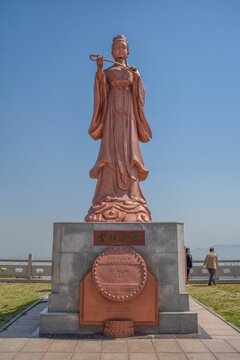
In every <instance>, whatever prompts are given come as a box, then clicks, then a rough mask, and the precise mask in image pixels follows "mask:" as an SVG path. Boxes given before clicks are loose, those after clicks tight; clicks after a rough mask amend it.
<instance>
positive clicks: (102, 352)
mask: <svg viewBox="0 0 240 360" xmlns="http://www.w3.org/2000/svg"><path fill="white" fill-rule="evenodd" d="M190 301H191V308H192V309H193V310H195V311H197V312H198V314H199V318H198V319H199V334H198V335H156V336H154V335H152V336H144V337H141V338H140V337H133V338H129V339H121V340H120V339H117V340H115V339H113V340H103V339H95V340H86V339H85V340H82V339H81V340H72V339H68V340H63V339H45V338H41V339H39V338H37V336H38V332H37V328H38V326H39V313H40V311H41V310H42V309H43V308H44V307H45V306H46V304H44V303H42V304H38V305H37V306H35V307H34V308H33V309H31V310H30V311H29V312H28V313H27V314H26V315H24V316H22V317H21V318H19V319H18V320H17V321H16V322H15V323H13V324H12V325H11V326H10V327H9V328H8V329H7V330H5V331H3V332H2V333H0V360H12V359H13V360H187V359H188V360H213V359H219V360H240V333H239V332H238V331H236V330H235V329H233V328H232V327H231V326H229V325H228V324H226V323H225V322H224V321H223V320H221V319H219V318H218V317H217V316H215V315H214V314H212V313H210V312H209V311H207V310H206V309H204V308H203V307H202V306H200V305H199V304H198V303H196V302H194V301H193V300H190Z"/></svg>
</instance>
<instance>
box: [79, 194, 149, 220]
mask: <svg viewBox="0 0 240 360" xmlns="http://www.w3.org/2000/svg"><path fill="white" fill-rule="evenodd" d="M85 221H86V222H151V221H152V218H151V213H150V211H149V209H148V207H147V204H146V202H145V201H141V200H132V199H129V200H121V199H119V198H109V197H107V198H106V199H105V200H104V201H102V202H100V203H96V204H94V205H93V206H91V207H90V209H89V211H88V214H87V216H86V217H85Z"/></svg>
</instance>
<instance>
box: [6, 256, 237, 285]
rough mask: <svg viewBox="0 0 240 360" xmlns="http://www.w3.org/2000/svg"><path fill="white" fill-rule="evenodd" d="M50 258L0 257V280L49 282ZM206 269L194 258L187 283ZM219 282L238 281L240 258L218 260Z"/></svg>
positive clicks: (204, 276) (203, 278) (202, 279)
mask: <svg viewBox="0 0 240 360" xmlns="http://www.w3.org/2000/svg"><path fill="white" fill-rule="evenodd" d="M51 276H52V260H39V259H33V255H32V254H29V255H28V258H27V259H26V260H22V259H0V282H48V283H49V282H51ZM208 276H209V274H208V270H207V269H204V268H203V260H194V261H193V268H192V269H191V272H190V279H189V283H201V282H206V281H207V279H208ZM216 278H217V280H218V282H219V283H240V260H219V261H218V268H217V271H216Z"/></svg>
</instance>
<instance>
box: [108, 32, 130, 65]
mask: <svg viewBox="0 0 240 360" xmlns="http://www.w3.org/2000/svg"><path fill="white" fill-rule="evenodd" d="M128 55H129V49H128V42H127V39H126V38H125V36H124V35H122V34H121V35H117V36H115V38H113V43H112V56H113V57H114V59H115V60H116V59H120V58H124V59H127V57H128Z"/></svg>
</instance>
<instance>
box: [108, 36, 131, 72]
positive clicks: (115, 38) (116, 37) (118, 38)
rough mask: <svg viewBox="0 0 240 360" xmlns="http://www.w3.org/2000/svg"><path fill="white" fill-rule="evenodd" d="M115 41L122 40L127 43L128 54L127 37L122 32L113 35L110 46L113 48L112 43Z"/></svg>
mask: <svg viewBox="0 0 240 360" xmlns="http://www.w3.org/2000/svg"><path fill="white" fill-rule="evenodd" d="M115 41H124V42H125V43H126V44H127V51H128V55H129V46H128V42H127V38H126V37H125V36H124V35H123V34H119V35H117V36H115V37H114V38H113V42H112V48H113V44H114V43H115ZM126 65H127V66H128V63H127V59H126Z"/></svg>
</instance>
